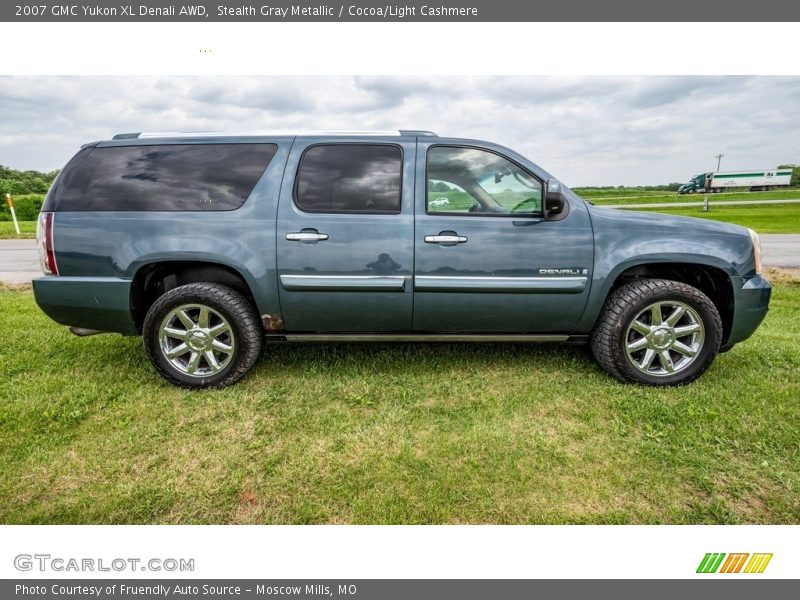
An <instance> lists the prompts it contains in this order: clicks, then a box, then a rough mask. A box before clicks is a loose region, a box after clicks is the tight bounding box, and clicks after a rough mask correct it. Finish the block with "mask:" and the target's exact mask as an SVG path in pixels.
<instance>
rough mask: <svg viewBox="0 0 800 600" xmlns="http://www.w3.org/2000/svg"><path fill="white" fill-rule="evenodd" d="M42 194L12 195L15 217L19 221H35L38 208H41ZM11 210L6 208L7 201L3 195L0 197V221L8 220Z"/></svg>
mask: <svg viewBox="0 0 800 600" xmlns="http://www.w3.org/2000/svg"><path fill="white" fill-rule="evenodd" d="M43 201H44V194H24V195H22V196H14V209H15V210H16V212H17V219H19V220H20V221H35V220H36V217H37V215H38V214H39V210H40V209H41V208H42V202H43ZM10 220H11V211H10V210H8V203H7V202H6V198H5V195H4V196H3V197H2V198H0V221H10Z"/></svg>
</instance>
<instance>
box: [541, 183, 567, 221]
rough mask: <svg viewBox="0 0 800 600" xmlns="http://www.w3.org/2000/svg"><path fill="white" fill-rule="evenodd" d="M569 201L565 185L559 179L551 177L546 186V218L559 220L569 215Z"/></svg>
mask: <svg viewBox="0 0 800 600" xmlns="http://www.w3.org/2000/svg"><path fill="white" fill-rule="evenodd" d="M568 210H569V202H568V201H567V196H566V195H565V194H564V187H563V186H562V185H561V182H560V181H558V180H557V179H549V180H548V181H547V182H546V183H545V188H544V218H545V219H547V220H549V221H558V220H560V219H563V218H564V217H566V216H567V212H568Z"/></svg>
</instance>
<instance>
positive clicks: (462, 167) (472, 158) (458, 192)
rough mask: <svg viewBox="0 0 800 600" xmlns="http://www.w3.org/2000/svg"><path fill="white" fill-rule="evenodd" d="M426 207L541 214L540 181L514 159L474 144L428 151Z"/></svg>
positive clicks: (476, 212) (446, 210) (452, 211)
mask: <svg viewBox="0 0 800 600" xmlns="http://www.w3.org/2000/svg"><path fill="white" fill-rule="evenodd" d="M427 211H428V213H431V214H439V213H441V214H465V215H470V214H472V215H484V216H485V215H492V216H502V215H525V214H541V212H542V183H541V181H539V180H538V179H536V177H534V176H533V175H531V174H530V173H528V172H527V171H526V170H525V169H523V168H521V167H520V166H518V165H517V164H516V163H513V162H511V161H510V160H508V159H506V158H503V157H502V156H500V155H499V154H495V153H494V152H489V151H487V150H478V149H476V148H457V147H450V146H434V147H433V148H431V149H430V150H429V151H428V176H427Z"/></svg>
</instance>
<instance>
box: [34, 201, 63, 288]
mask: <svg viewBox="0 0 800 600" xmlns="http://www.w3.org/2000/svg"><path fill="white" fill-rule="evenodd" d="M53 219H55V215H54V214H53V213H51V212H43V213H39V221H38V223H37V224H36V247H37V248H38V249H39V264H40V265H41V267H42V273H44V274H45V275H58V266H56V252H55V249H54V248H53Z"/></svg>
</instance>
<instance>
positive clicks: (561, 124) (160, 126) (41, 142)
mask: <svg viewBox="0 0 800 600" xmlns="http://www.w3.org/2000/svg"><path fill="white" fill-rule="evenodd" d="M291 128H304V129H308V128H318V129H430V130H433V131H435V132H437V133H439V134H440V135H448V136H458V137H473V138H479V139H487V140H491V141H494V142H498V143H500V144H503V145H506V146H509V147H511V148H514V149H515V150H518V151H519V152H521V153H522V154H524V155H526V156H528V157H529V158H530V159H531V160H533V161H534V162H536V163H539V164H540V165H541V166H542V167H544V168H545V169H547V170H548V171H550V172H551V173H553V175H555V176H557V177H559V178H560V179H562V180H563V181H564V182H565V183H566V184H567V185H570V186H581V185H648V184H659V183H668V182H671V181H680V182H684V181H686V180H688V179H689V178H690V177H692V176H693V175H695V174H697V173H700V172H703V171H706V170H714V168H715V167H716V159H715V158H714V156H715V155H716V154H718V153H720V152H721V153H723V154H725V157H724V158H723V159H722V170H729V169H740V168H766V167H774V166H777V165H778V164H779V163H787V162H789V163H800V78H797V77H795V78H786V77H702V76H691V77H690V76H686V77H656V76H648V77H578V78H575V77H569V78H559V77H556V78H554V77H474V78H464V77H444V76H442V77H419V78H408V77H247V78H245V77H160V76H159V77H117V76H108V77H42V76H37V77H0V164H3V165H7V166H11V167H14V168H17V169H37V170H51V169H55V168H60V167H62V166H63V165H64V163H65V162H66V161H67V160H68V159H69V157H70V156H72V154H74V153H75V152H76V151H77V149H78V147H79V146H80V145H81V144H83V143H85V142H89V141H94V140H99V139H108V138H110V137H111V136H112V135H113V134H115V133H119V132H126V131H164V130H167V131H175V130H181V131H193V130H194V131H196V130H242V129H291Z"/></svg>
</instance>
